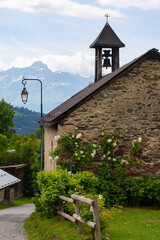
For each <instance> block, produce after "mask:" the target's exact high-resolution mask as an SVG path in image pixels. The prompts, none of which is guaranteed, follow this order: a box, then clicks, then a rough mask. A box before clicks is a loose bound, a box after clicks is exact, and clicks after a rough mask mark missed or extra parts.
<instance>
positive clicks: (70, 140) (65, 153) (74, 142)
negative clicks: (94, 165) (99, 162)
mask: <svg viewBox="0 0 160 240" xmlns="http://www.w3.org/2000/svg"><path fill="white" fill-rule="evenodd" d="M55 140H56V141H57V142H58V147H57V148H55V149H54V151H53V152H51V153H50V156H51V157H52V158H53V159H54V160H55V161H57V162H58V161H59V162H60V161H63V162H65V161H67V162H68V161H72V162H80V163H86V162H90V161H92V160H93V159H94V158H95V157H96V155H97V153H98V152H99V146H98V145H97V144H94V143H88V144H84V143H83V141H82V134H81V133H78V132H77V131H75V133H74V134H68V135H66V136H61V137H60V136H56V137H55Z"/></svg>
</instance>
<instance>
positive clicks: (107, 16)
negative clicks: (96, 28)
mask: <svg viewBox="0 0 160 240" xmlns="http://www.w3.org/2000/svg"><path fill="white" fill-rule="evenodd" d="M105 17H106V20H107V23H108V18H109V17H110V15H109V14H108V13H106V15H105Z"/></svg>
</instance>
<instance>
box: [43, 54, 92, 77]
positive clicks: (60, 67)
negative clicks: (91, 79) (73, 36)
mask: <svg viewBox="0 0 160 240" xmlns="http://www.w3.org/2000/svg"><path fill="white" fill-rule="evenodd" d="M41 60H42V62H44V63H46V64H47V65H48V67H49V68H50V69H51V70H52V71H63V72H69V73H75V74H76V73H79V74H80V75H82V76H89V75H91V74H94V56H92V55H89V54H83V53H81V52H77V53H76V54H75V55H73V56H67V55H46V56H44V57H42V58H41Z"/></svg>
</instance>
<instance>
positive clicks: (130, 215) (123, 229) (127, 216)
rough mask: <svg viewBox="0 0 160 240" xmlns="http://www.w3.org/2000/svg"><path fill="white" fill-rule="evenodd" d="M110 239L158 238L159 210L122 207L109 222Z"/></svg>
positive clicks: (141, 239)
mask: <svg viewBox="0 0 160 240" xmlns="http://www.w3.org/2000/svg"><path fill="white" fill-rule="evenodd" d="M107 232H108V233H109V238H110V240H158V239H160V210H153V209H141V208H124V209H123V211H122V212H120V213H117V214H116V215H115V216H114V217H113V218H112V220H111V221H110V222H109V225H108V230H107Z"/></svg>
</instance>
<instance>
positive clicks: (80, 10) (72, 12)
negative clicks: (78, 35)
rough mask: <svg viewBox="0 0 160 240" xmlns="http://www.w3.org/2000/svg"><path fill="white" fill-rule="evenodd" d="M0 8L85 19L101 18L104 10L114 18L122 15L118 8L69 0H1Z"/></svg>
mask: <svg viewBox="0 0 160 240" xmlns="http://www.w3.org/2000/svg"><path fill="white" fill-rule="evenodd" d="M0 8H9V9H17V10H20V11H24V12H30V13H36V12H49V13H53V14H59V15H65V16H72V17H79V18H86V19H89V18H95V19H96V18H102V17H103V16H104V15H105V14H106V12H109V13H110V14H111V15H112V17H115V18H119V17H123V15H122V14H121V13H120V12H119V11H118V10H112V9H104V8H100V7H96V6H93V5H89V4H79V3H78V2H74V1H71V0H1V1H0Z"/></svg>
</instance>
